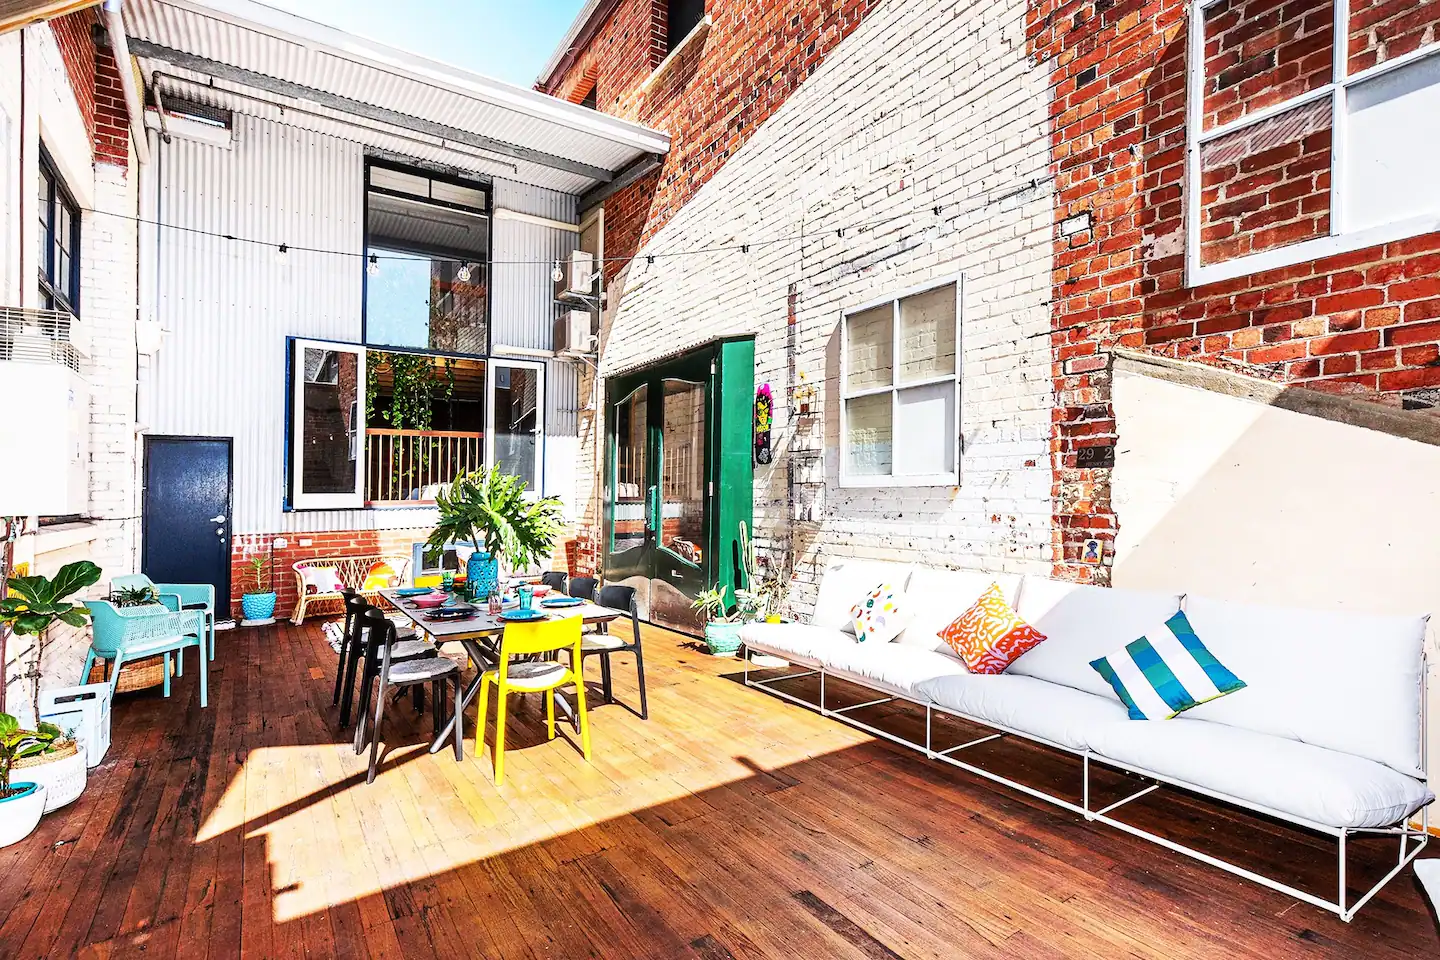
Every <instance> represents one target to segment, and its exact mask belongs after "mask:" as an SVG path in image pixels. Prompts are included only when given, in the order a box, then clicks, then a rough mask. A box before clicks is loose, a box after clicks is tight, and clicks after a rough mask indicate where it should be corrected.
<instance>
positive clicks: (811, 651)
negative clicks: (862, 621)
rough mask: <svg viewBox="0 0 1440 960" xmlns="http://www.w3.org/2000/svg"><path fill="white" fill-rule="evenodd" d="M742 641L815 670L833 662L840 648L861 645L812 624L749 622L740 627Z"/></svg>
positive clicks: (843, 635)
mask: <svg viewBox="0 0 1440 960" xmlns="http://www.w3.org/2000/svg"><path fill="white" fill-rule="evenodd" d="M740 642H741V643H743V644H745V646H746V647H748V648H749V649H751V650H758V651H760V652H762V653H771V654H774V655H775V656H777V657H780V658H781V659H782V660H792V661H794V662H796V663H803V664H806V665H808V666H812V667H813V666H816V665H818V664H820V663H822V662H824V661H826V660H829V659H832V658H833V657H834V656H835V651H836V649H837V648H841V647H844V646H851V647H854V646H858V644H856V643H855V638H854V637H852V636H850V635H849V634H848V633H845V632H843V631H841V630H837V629H835V628H834V627H818V626H816V625H814V624H813V623H747V624H746V625H745V626H743V627H741V628H740Z"/></svg>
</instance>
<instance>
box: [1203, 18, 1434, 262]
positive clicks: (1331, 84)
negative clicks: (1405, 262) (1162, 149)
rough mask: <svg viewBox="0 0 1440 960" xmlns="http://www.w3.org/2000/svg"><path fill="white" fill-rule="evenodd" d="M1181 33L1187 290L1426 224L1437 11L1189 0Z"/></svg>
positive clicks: (1429, 224) (1430, 215)
mask: <svg viewBox="0 0 1440 960" xmlns="http://www.w3.org/2000/svg"><path fill="white" fill-rule="evenodd" d="M1189 31H1190V32H1189V90H1188V101H1187V110H1188V114H1187V118H1186V131H1187V138H1188V140H1187V153H1186V180H1187V184H1188V189H1187V203H1188V205H1189V209H1188V216H1187V221H1186V229H1187V238H1186V239H1187V260H1186V267H1187V273H1188V278H1189V282H1190V283H1191V284H1192V285H1194V284H1201V283H1211V282H1215V281H1219V280H1226V279H1229V278H1232V277H1236V276H1241V275H1244V274H1248V273H1253V272H1255V271H1258V270H1266V269H1270V268H1273V267H1279V266H1285V265H1288V264H1292V263H1299V262H1302V261H1306V260H1313V259H1316V258H1318V257H1324V256H1328V255H1331V254H1336V253H1342V252H1345V251H1348V250H1356V249H1360V248H1362V247H1368V246H1373V245H1375V244H1378V243H1385V242H1388V241H1390V240H1396V239H1399V238H1402V237H1407V236H1413V235H1416V234H1420V233H1426V232H1429V231H1432V230H1435V229H1437V228H1440V177H1436V175H1435V163H1436V160H1435V158H1436V154H1437V150H1440V42H1436V40H1435V38H1436V37H1437V31H1440V4H1430V5H1428V6H1424V5H1419V4H1403V3H1400V4H1397V3H1386V2H1384V0H1348V2H1347V0H1311V2H1303V3H1295V2H1293V0H1200V2H1198V3H1197V4H1196V5H1195V7H1194V13H1192V15H1191V19H1190V26H1189ZM1337 38H1338V42H1337Z"/></svg>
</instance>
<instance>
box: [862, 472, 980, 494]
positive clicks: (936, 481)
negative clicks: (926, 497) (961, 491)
mask: <svg viewBox="0 0 1440 960" xmlns="http://www.w3.org/2000/svg"><path fill="white" fill-rule="evenodd" d="M840 486H841V487H842V488H843V489H846V490H864V489H867V488H872V487H875V488H878V487H958V486H960V477H959V475H958V474H954V473H933V474H931V473H927V474H915V475H913V476H903V477H841V478H840Z"/></svg>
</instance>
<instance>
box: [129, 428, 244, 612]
mask: <svg viewBox="0 0 1440 960" xmlns="http://www.w3.org/2000/svg"><path fill="white" fill-rule="evenodd" d="M141 516H142V517H143V518H144V520H143V526H144V530H143V540H142V547H141V554H140V569H141V571H142V572H143V573H144V574H145V575H146V576H147V577H149V578H150V579H151V580H154V581H155V582H156V583H209V584H212V585H214V587H215V610H216V615H217V619H220V620H226V619H229V616H230V612H229V611H230V440H229V439H228V438H226V439H215V438H211V437H146V438H145V490H144V493H143V502H142V505H141Z"/></svg>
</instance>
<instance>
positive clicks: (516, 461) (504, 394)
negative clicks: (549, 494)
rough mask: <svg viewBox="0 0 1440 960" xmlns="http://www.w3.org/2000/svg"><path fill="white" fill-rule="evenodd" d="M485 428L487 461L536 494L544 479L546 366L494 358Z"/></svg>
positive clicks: (490, 371) (490, 375)
mask: <svg viewBox="0 0 1440 960" xmlns="http://www.w3.org/2000/svg"><path fill="white" fill-rule="evenodd" d="M489 382H490V390H489V393H490V403H489V407H488V410H487V417H486V420H487V424H486V430H485V439H486V448H487V451H488V455H487V457H486V462H487V463H492V464H499V466H500V468H501V469H502V470H504V471H505V472H506V473H510V474H513V475H515V476H517V477H519V478H520V479H521V480H524V481H525V484H526V486H528V487H529V488H530V490H531V491H533V492H534V493H536V494H537V495H538V494H539V493H540V492H541V486H542V484H543V482H544V478H543V477H542V476H541V469H540V466H541V459H540V458H541V456H542V455H543V450H542V446H543V441H544V436H545V402H544V401H545V367H544V365H542V364H540V363H534V362H528V361H523V360H492V361H491V362H490V369H489Z"/></svg>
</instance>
